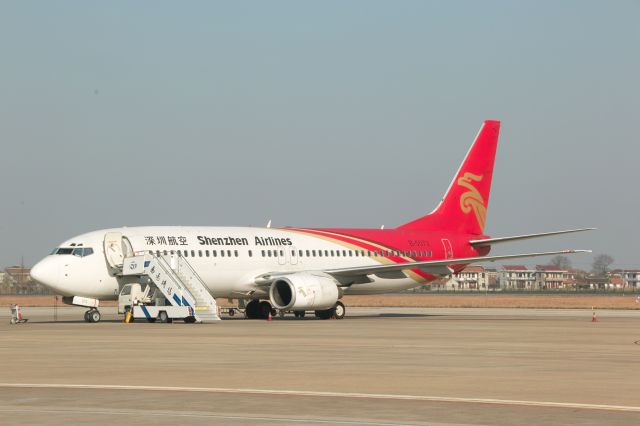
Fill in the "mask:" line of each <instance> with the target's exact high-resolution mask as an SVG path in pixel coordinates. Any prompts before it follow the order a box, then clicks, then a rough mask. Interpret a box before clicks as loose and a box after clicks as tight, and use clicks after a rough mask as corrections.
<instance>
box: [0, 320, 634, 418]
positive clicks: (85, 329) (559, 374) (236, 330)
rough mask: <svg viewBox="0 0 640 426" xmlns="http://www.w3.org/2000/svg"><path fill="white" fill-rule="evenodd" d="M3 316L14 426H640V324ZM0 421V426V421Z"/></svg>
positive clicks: (1, 394)
mask: <svg viewBox="0 0 640 426" xmlns="http://www.w3.org/2000/svg"><path fill="white" fill-rule="evenodd" d="M83 312H84V310H82V309H80V308H66V307H65V308H59V309H58V310H57V321H54V312H53V309H51V308H23V314H24V316H25V317H27V318H29V322H27V323H26V324H19V325H9V310H8V309H6V312H5V311H4V308H3V310H2V311H0V359H1V360H2V367H1V369H0V419H7V420H10V421H8V422H7V423H11V424H54V425H55V424H69V423H88V422H92V423H96V424H105V423H116V422H118V423H120V422H124V423H127V424H148V423H149V422H153V423H154V424H157V425H165V424H167V425H168V424H171V425H174V424H176V422H179V423H181V424H187V425H190V424H212V423H213V424H230V425H243V424H267V425H269V424H311V425H313V424H346V425H360V424H376V425H398V424H429V425H460V424H465V425H487V424H491V425H514V424H547V425H565V424H584V425H602V424H608V425H631V424H640V368H638V359H639V357H640V312H639V311H602V312H597V318H598V321H597V322H592V312H591V311H588V310H528V309H520V310H519V309H419V308H410V309H409V308H348V312H347V317H346V318H345V319H343V320H326V321H323V320H316V319H315V318H305V319H304V320H298V319H294V318H292V317H291V318H288V317H287V318H284V319H280V318H274V320H273V321H264V320H244V319H240V318H233V319H228V318H225V320H224V321H221V322H219V323H216V324H184V323H173V324H159V323H154V324H151V323H146V322H136V323H133V324H124V323H122V322H121V320H122V319H121V317H120V316H118V315H117V314H116V312H115V309H114V308H104V309H102V313H103V321H102V322H100V323H98V324H89V323H85V322H84V321H83V319H82V315H83ZM2 423H4V422H2Z"/></svg>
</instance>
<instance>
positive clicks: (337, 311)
mask: <svg viewBox="0 0 640 426" xmlns="http://www.w3.org/2000/svg"><path fill="white" fill-rule="evenodd" d="M346 313H347V308H346V307H345V306H344V303H342V302H341V301H339V300H338V301H337V302H336V304H335V305H333V308H329V309H323V310H321V311H316V312H315V314H316V318H320V319H331V318H335V319H342V318H344V316H345V314H346Z"/></svg>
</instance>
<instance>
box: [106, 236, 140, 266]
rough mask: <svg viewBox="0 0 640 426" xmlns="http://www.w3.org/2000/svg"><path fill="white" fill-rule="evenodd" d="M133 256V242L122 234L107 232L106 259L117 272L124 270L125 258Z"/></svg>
mask: <svg viewBox="0 0 640 426" xmlns="http://www.w3.org/2000/svg"><path fill="white" fill-rule="evenodd" d="M132 255H133V248H132V247H131V242H130V241H129V239H128V238H127V237H125V236H123V235H122V234H121V233H120V232H107V233H106V234H105V236H104V257H105V259H106V260H107V264H108V265H109V266H110V267H111V268H113V269H116V270H121V269H122V264H123V263H124V258H125V257H129V256H132Z"/></svg>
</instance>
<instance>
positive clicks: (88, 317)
mask: <svg viewBox="0 0 640 426" xmlns="http://www.w3.org/2000/svg"><path fill="white" fill-rule="evenodd" d="M100 318H101V316H100V311H99V310H97V309H89V310H88V311H87V312H85V313H84V320H85V321H86V322H100Z"/></svg>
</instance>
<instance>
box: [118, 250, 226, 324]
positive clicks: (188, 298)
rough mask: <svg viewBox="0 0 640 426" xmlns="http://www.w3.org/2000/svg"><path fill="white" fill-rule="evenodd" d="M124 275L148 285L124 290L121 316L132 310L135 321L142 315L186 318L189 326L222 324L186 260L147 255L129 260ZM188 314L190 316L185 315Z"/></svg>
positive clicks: (119, 302)
mask: <svg viewBox="0 0 640 426" xmlns="http://www.w3.org/2000/svg"><path fill="white" fill-rule="evenodd" d="M121 275H122V276H135V277H139V278H140V281H141V282H146V284H147V285H146V287H145V288H144V289H143V288H142V286H141V284H138V287H135V285H132V286H131V287H128V288H127V286H124V287H123V288H122V290H121V292H120V297H119V298H118V308H119V309H118V310H119V312H120V313H123V310H124V309H126V308H127V307H130V308H132V314H133V317H134V318H137V317H139V315H142V316H140V318H147V319H159V320H163V319H164V320H166V319H172V318H184V319H185V320H186V321H187V322H213V321H219V320H220V316H219V315H218V306H217V304H216V301H215V299H214V298H213V296H211V293H209V290H208V289H207V287H206V285H205V284H204V282H203V281H202V279H201V278H200V277H199V276H198V274H197V273H196V272H195V270H194V269H193V268H192V267H191V265H189V262H188V261H187V260H186V259H185V258H184V257H182V256H176V255H172V256H167V257H166V258H165V257H164V256H159V255H156V254H153V253H146V254H143V255H138V256H130V257H125V258H124V259H123V264H122V272H121ZM123 293H125V294H123ZM126 293H129V294H126ZM134 293H135V294H134ZM136 306H138V307H139V308H136ZM143 306H144V308H143ZM162 307H164V308H162ZM150 308H151V309H150ZM145 309H146V311H147V312H146V313H145ZM188 312H190V315H185V313H188ZM147 314H148V316H147Z"/></svg>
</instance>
